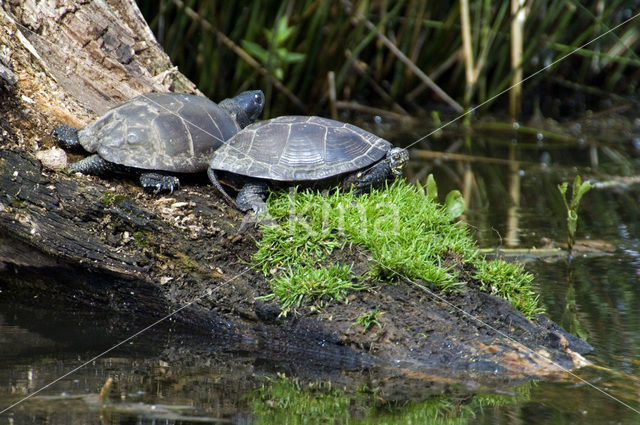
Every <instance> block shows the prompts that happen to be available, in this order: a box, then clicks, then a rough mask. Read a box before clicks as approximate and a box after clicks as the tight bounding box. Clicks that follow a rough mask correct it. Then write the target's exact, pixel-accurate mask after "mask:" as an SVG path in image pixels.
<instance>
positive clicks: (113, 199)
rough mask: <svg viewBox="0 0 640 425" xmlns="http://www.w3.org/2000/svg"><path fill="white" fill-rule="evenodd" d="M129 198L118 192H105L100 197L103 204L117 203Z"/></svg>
mask: <svg viewBox="0 0 640 425" xmlns="http://www.w3.org/2000/svg"><path fill="white" fill-rule="evenodd" d="M126 199H127V198H126V197H124V196H122V195H120V194H117V193H113V192H104V193H103V194H102V198H101V199H100V200H101V201H102V203H103V204H105V205H117V204H119V203H121V202H122V201H124V200H126Z"/></svg>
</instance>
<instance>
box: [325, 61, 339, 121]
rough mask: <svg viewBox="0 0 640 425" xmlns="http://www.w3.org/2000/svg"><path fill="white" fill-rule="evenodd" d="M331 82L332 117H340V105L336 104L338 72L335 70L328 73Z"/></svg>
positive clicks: (330, 104) (335, 118) (330, 101)
mask: <svg viewBox="0 0 640 425" xmlns="http://www.w3.org/2000/svg"><path fill="white" fill-rule="evenodd" d="M327 82H328V84H329V107H330V108H331V118H332V119H334V120H337V119H338V107H337V106H336V74H335V73H334V72H333V71H329V72H328V73H327Z"/></svg>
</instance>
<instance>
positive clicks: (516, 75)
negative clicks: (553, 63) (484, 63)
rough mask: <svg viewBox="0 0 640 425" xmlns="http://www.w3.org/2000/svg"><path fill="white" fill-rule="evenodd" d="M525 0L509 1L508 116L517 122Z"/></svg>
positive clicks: (520, 94)
mask: <svg viewBox="0 0 640 425" xmlns="http://www.w3.org/2000/svg"><path fill="white" fill-rule="evenodd" d="M525 3H526V0H511V70H512V72H513V76H512V77H511V87H512V88H511V90H509V115H510V116H511V119H512V120H517V119H518V116H519V115H520V98H521V96H522V85H521V82H522V46H523V41H524V40H523V34H524V22H525V20H526V19H527V10H526V8H525Z"/></svg>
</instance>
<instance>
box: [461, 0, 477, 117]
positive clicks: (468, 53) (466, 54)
mask: <svg viewBox="0 0 640 425" xmlns="http://www.w3.org/2000/svg"><path fill="white" fill-rule="evenodd" d="M460 26H461V31H462V57H463V59H464V70H465V73H464V76H465V79H466V82H467V85H466V87H465V90H464V103H465V105H466V106H469V103H470V102H471V94H472V93H473V89H474V86H475V82H476V81H475V80H476V79H475V67H474V65H473V50H472V40H471V19H470V18H469V0H460Z"/></svg>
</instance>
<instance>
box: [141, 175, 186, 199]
mask: <svg viewBox="0 0 640 425" xmlns="http://www.w3.org/2000/svg"><path fill="white" fill-rule="evenodd" d="M140 185H141V186H142V187H143V188H144V190H145V191H147V192H150V193H153V194H154V195H157V194H158V193H165V192H168V193H173V191H174V190H176V189H180V179H178V178H177V177H176V176H167V175H164V174H158V173H145V174H142V175H141V176H140Z"/></svg>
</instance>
